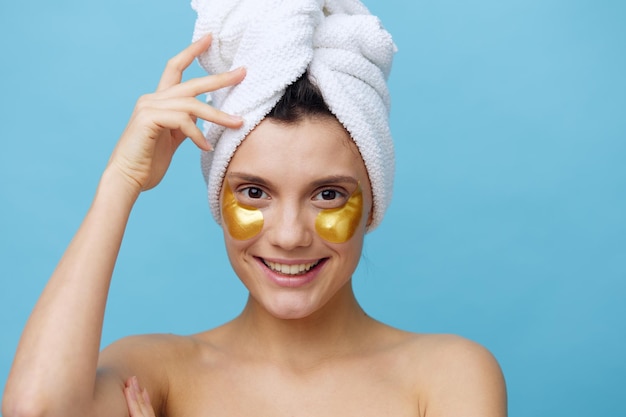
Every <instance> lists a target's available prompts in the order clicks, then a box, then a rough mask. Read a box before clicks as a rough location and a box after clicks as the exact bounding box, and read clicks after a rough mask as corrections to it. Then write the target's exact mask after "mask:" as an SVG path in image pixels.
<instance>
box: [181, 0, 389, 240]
mask: <svg viewBox="0 0 626 417" xmlns="http://www.w3.org/2000/svg"><path fill="white" fill-rule="evenodd" d="M192 6H193V7H194V9H195V10H196V11H197V12H198V20H197V21H196V28H195V31H194V38H196V39H198V38H200V37H201V36H203V35H205V34H207V33H212V35H213V45H212V46H211V48H209V50H208V52H207V53H205V54H203V55H201V56H200V57H199V61H200V63H201V64H202V65H203V67H204V68H205V69H207V71H208V72H210V73H216V72H222V71H225V70H228V69H230V68H234V67H236V66H240V65H244V66H245V67H246V69H247V75H246V78H245V79H244V80H243V81H242V82H241V83H240V84H239V85H237V86H235V87H232V88H227V89H224V90H221V91H217V92H215V93H212V99H213V104H214V105H215V106H216V107H218V108H220V109H222V110H224V111H225V112H227V113H230V114H237V115H240V116H242V117H243V119H244V124H243V127H242V128H241V129H236V130H231V129H224V128H221V127H219V126H217V125H213V124H207V125H205V135H206V137H207V140H208V141H209V142H210V143H211V144H212V145H213V146H214V148H215V151H214V152H211V153H208V152H207V153H204V154H203V157H202V165H203V172H204V174H205V178H206V180H207V182H208V188H209V201H210V204H211V210H212V213H213V215H214V217H215V218H216V220H217V221H218V222H220V223H222V218H221V207H220V202H219V199H220V195H221V191H222V184H223V181H224V178H225V175H226V171H227V169H229V164H230V163H231V160H233V159H234V158H235V150H237V149H238V147H240V146H243V145H242V143H244V144H245V141H247V140H249V138H250V137H253V134H251V133H250V132H253V130H256V128H257V126H259V127H260V125H259V124H260V123H265V122H262V121H263V120H266V121H272V120H274V121H276V120H278V121H279V123H284V122H289V120H290V119H292V118H293V117H295V118H296V119H298V118H299V117H300V116H302V115H301V114H299V113H298V112H299V111H300V110H302V107H298V106H296V107H295V108H291V104H289V103H294V102H295V103H298V102H300V101H302V100H303V99H305V101H306V100H308V99H309V98H312V99H314V100H313V101H312V102H311V104H313V105H312V106H310V107H306V108H307V110H306V111H307V112H309V110H310V109H313V114H311V113H308V114H309V115H308V116H306V117H307V118H312V120H321V119H320V117H326V115H328V117H329V118H330V115H331V114H332V115H333V116H334V119H331V120H333V121H334V122H335V123H337V121H338V123H339V125H340V126H342V128H343V129H344V133H346V132H347V133H349V134H347V139H346V141H347V142H348V143H349V144H350V146H352V147H354V145H356V148H357V149H358V150H357V151H355V153H356V154H357V155H360V159H359V162H360V163H363V162H364V164H365V167H366V170H367V174H368V177H369V180H370V182H371V190H372V195H373V201H374V203H373V209H372V221H371V223H370V224H369V225H368V230H371V229H373V228H374V227H376V226H377V225H378V224H379V223H380V221H381V220H382V217H383V214H384V212H385V210H386V208H387V206H388V204H389V202H390V199H391V192H392V183H393V171H394V158H393V143H392V141H391V134H390V130H389V123H388V112H389V96H388V91H387V86H386V78H387V77H388V75H389V72H390V69H391V61H392V57H393V54H394V53H395V46H394V44H393V41H392V39H391V36H390V35H389V33H387V32H386V31H385V30H384V29H383V28H382V27H381V25H380V22H379V20H378V19H377V18H376V17H374V16H372V15H371V14H370V13H369V12H368V11H367V9H366V8H365V6H363V5H362V4H360V3H359V2H358V1H351V2H346V3H342V2H334V1H323V2H320V1H317V0H292V1H289V2H284V3H281V7H279V8H277V7H275V4H274V2H271V1H265V0H236V1H233V2H222V1H217V0H193V2H192ZM306 72H308V77H307V76H304V77H303V74H305V73H306ZM309 79H311V80H313V81H314V84H315V87H317V90H318V93H320V94H316V95H313V96H311V97H308V96H306V95H304V96H301V95H300V93H296V94H295V96H293V97H292V93H294V92H297V91H299V90H298V88H289V89H288V88H287V87H288V86H291V85H294V86H295V87H299V86H300V83H307V82H308V81H309ZM296 80H299V81H298V82H296V83H295V84H294V82H295V81H296ZM286 91H287V93H285V92H286ZM304 91H310V90H307V89H304ZM320 95H321V97H323V100H318V99H319V96H320ZM315 100H317V102H316V101H315ZM279 101H280V104H279V105H278V106H277V103H279ZM283 104H286V106H283ZM284 110H286V111H284ZM293 110H295V112H294V111H293ZM249 134H250V135H249ZM246 138H247V139H246ZM244 139H245V141H244Z"/></svg>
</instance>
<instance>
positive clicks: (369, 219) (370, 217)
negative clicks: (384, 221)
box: [365, 203, 374, 228]
mask: <svg viewBox="0 0 626 417" xmlns="http://www.w3.org/2000/svg"><path fill="white" fill-rule="evenodd" d="M373 221H374V203H372V205H371V206H370V211H369V213H368V214H367V222H366V223H365V227H366V228H367V227H370V225H371V224H372V222H373Z"/></svg>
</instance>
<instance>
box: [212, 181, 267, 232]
mask: <svg viewBox="0 0 626 417" xmlns="http://www.w3.org/2000/svg"><path fill="white" fill-rule="evenodd" d="M222 219H223V220H224V225H225V226H226V229H228V233H230V235H231V236H232V237H233V238H234V239H237V240H248V239H252V238H253V237H255V236H256V235H258V234H259V233H260V232H261V230H262V229H263V213H262V212H261V210H259V209H257V208H255V207H250V206H246V205H244V204H241V203H240V202H239V201H237V199H236V198H235V195H234V194H233V190H231V188H230V185H229V184H228V181H227V180H226V181H224V197H223V198H222Z"/></svg>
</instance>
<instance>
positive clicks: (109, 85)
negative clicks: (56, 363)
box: [0, 0, 626, 417]
mask: <svg viewBox="0 0 626 417" xmlns="http://www.w3.org/2000/svg"><path fill="white" fill-rule="evenodd" d="M366 4H367V5H368V6H369V7H370V9H371V10H372V12H373V13H375V14H377V15H379V16H380V17H381V19H382V21H383V23H384V24H385V26H386V27H387V29H388V30H389V31H390V32H391V33H392V34H393V35H394V39H395V41H396V43H397V45H398V47H399V53H398V55H397V57H396V61H395V63H394V69H393V71H392V76H391V79H390V88H391V91H392V97H393V109H392V129H393V132H394V137H395V140H396V144H397V177H396V178H397V180H396V188H395V194H394V201H393V204H392V206H391V208H390V210H389V212H388V215H387V217H386V219H385V221H384V222H383V224H382V226H381V227H380V228H379V229H378V230H376V231H375V232H373V233H372V234H371V235H370V236H369V237H368V239H367V242H366V248H365V253H364V260H363V262H362V264H361V266H360V268H359V270H358V273H357V274H356V276H355V281H356V289H357V293H358V296H359V298H360V300H361V302H362V304H363V306H364V307H365V309H366V310H367V311H368V312H369V313H370V314H371V315H373V316H374V317H377V318H379V319H381V320H383V321H385V322H387V323H389V324H391V325H395V326H398V327H401V328H404V329H407V330H411V331H417V332H441V333H457V334H461V335H463V336H465V337H468V338H470V339H473V340H476V341H478V342H479V343H482V344H483V345H485V346H486V347H488V348H489V349H490V350H491V351H492V352H493V353H494V354H495V355H496V357H497V358H498V360H499V361H500V363H501V365H502V368H503V370H504V373H505V375H506V379H507V383H508V390H509V409H510V415H512V416H526V415H527V416H555V415H559V416H560V415H562V416H570V417H571V416H587V415H595V416H626V401H624V399H625V396H624V392H625V389H626V359H625V356H626V297H625V295H626V221H625V220H626V219H625V216H626V169H625V168H624V159H625V157H626V77H625V74H626V25H625V23H624V22H626V3H624V2H621V1H617V0H615V1H611V0H601V1H591V0H587V1H583V0H515V1H513V0H510V1H502V0H498V1H496V0H475V1H467V0H466V1H453V0H440V1H437V2H434V1H428V0H419V1H411V2H409V1H400V0H384V1H383V0H376V1H375V0H369V1H366ZM194 19H195V16H194V13H193V11H192V10H191V9H190V7H189V5H188V2H187V1H166V0H161V1H155V0H150V1H148V0H124V1H122V0H109V1H107V2H103V1H98V2H85V1H70V0H59V1H55V2H46V1H43V0H34V1H28V2H18V1H3V2H2V3H1V4H0V47H1V51H2V58H1V59H2V66H1V69H0V93H1V94H0V122H1V129H2V130H1V146H0V181H1V189H0V257H1V258H0V279H1V281H0V329H1V336H0V337H1V341H0V390H2V389H3V387H4V383H5V381H6V377H7V375H8V371H9V367H10V363H11V360H12V357H13V354H14V352H15V348H16V345H17V342H18V339H19V335H20V332H21V329H22V328H23V326H24V323H25V321H26V320H27V317H28V314H29V311H30V310H31V308H32V307H33V305H34V303H35V301H36V299H37V297H38V295H39V293H40V291H41V290H42V288H43V286H44V284H45V282H46V280H47V278H48V276H49V275H50V273H51V272H52V270H53V268H54V266H55V264H56V262H57V261H58V259H59V257H60V256H61V254H62V252H63V250H64V248H65V246H66V245H67V243H68V242H69V240H70V239H71V237H72V235H73V233H74V231H75V230H76V228H77V227H78V225H79V223H80V221H81V219H82V216H83V215H84V213H85V212H86V210H87V208H88V206H89V204H90V200H91V197H92V196H93V193H94V190H95V187H96V184H97V182H98V178H99V175H100V173H101V171H102V169H103V168H104V166H105V164H106V162H107V159H108V156H109V153H110V151H111V150H112V148H113V146H114V144H115V142H116V139H117V137H118V136H119V135H120V133H121V131H122V130H123V128H124V126H125V124H126V121H127V119H128V116H129V115H130V113H131V111H132V108H133V106H134V102H135V100H136V98H137V97H138V96H140V95H141V94H143V93H147V92H150V91H152V90H153V88H154V87H155V86H156V83H157V81H158V78H159V75H160V72H161V69H162V68H163V66H164V64H165V61H166V60H167V59H168V58H169V57H170V56H172V55H174V54H175V53H177V52H178V51H179V50H180V49H182V48H183V47H185V46H186V45H187V44H188V42H189V40H190V38H191V31H192V28H193V23H194ZM201 74H202V72H201V71H200V69H199V68H198V67H197V65H194V68H193V69H192V70H191V71H189V73H188V75H189V76H190V77H191V76H198V75H201ZM86 279H87V277H86ZM245 297H246V293H245V291H244V288H243V286H242V285H241V284H240V283H239V282H238V280H237V278H236V277H235V276H234V274H233V272H232V271H231V270H230V267H229V265H228V261H227V259H226V256H225V252H224V249H223V247H222V242H221V236H220V231H219V229H218V227H217V226H216V225H215V224H214V223H213V220H212V219H211V217H210V214H209V210H208V206H207V202H206V197H205V191H204V185H203V180H202V178H201V175H200V169H199V157H198V152H197V150H196V149H195V148H194V147H193V146H192V144H191V143H185V144H184V145H183V146H182V148H181V150H180V152H179V153H178V155H177V156H176V158H175V161H174V163H173V165H172V167H171V169H170V171H169V173H168V175H167V176H166V178H165V180H164V181H163V183H162V184H161V185H160V186H159V187H158V188H157V189H156V190H153V191H150V192H148V193H145V194H144V195H143V196H142V197H141V198H140V200H139V202H138V204H137V207H136V209H135V211H134V212H133V215H132V217H131V220H130V224H129V226H128V232H127V235H126V238H125V241H124V244H123V247H122V251H121V254H120V257H119V262H118V265H117V268H116V271H115V279H114V281H113V284H112V288H111V294H110V299H109V307H108V311H107V316H106V322H105V330H104V335H103V344H108V343H110V342H112V341H113V340H115V339H118V338H120V337H123V336H125V335H128V334H133V333H146V332H173V333H182V334H186V333H191V332H197V331H201V330H204V329H207V328H210V327H213V326H216V325H218V324H220V323H222V322H224V321H226V320H228V319H230V318H231V317H233V316H234V315H236V314H237V313H238V312H239V310H240V309H241V308H242V306H243V303H244V301H245Z"/></svg>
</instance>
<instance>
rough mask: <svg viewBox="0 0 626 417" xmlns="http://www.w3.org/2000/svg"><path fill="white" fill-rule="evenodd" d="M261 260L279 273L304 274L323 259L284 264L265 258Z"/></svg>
mask: <svg viewBox="0 0 626 417" xmlns="http://www.w3.org/2000/svg"><path fill="white" fill-rule="evenodd" d="M261 260H262V261H263V264H265V266H267V267H268V268H269V269H271V270H272V271H274V272H278V273H279V274H283V275H290V276H298V275H304V274H306V273H307V272H309V271H310V270H311V269H313V268H315V267H316V266H318V265H319V264H320V262H322V261H323V259H320V260H318V261H315V262H309V263H305V264H295V265H286V264H280V263H277V262H271V261H266V260H265V259H261Z"/></svg>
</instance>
